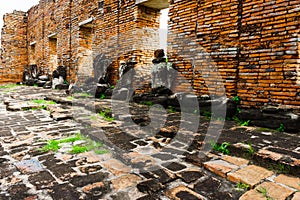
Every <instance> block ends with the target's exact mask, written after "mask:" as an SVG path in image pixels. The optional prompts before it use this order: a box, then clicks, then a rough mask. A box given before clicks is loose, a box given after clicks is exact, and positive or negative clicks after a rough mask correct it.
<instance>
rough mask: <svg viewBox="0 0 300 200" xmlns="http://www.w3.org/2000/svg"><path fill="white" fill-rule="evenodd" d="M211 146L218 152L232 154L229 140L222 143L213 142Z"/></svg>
mask: <svg viewBox="0 0 300 200" xmlns="http://www.w3.org/2000/svg"><path fill="white" fill-rule="evenodd" d="M211 146H212V148H213V149H214V150H215V151H217V152H221V153H223V154H226V155H229V154H230V151H229V149H228V148H229V146H230V143H229V142H223V143H222V144H218V143H214V142H212V143H211Z"/></svg>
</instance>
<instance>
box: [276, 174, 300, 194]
mask: <svg viewBox="0 0 300 200" xmlns="http://www.w3.org/2000/svg"><path fill="white" fill-rule="evenodd" d="M274 181H275V182H277V183H282V184H284V185H287V186H290V187H293V188H295V189H297V190H300V178H296V177H291V176H286V175H283V174H280V175H279V176H277V177H276V178H275V179H274Z"/></svg>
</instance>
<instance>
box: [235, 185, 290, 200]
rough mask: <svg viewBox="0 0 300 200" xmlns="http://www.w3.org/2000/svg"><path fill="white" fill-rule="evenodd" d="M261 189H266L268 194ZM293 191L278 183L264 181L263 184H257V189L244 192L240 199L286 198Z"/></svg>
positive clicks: (282, 199)
mask: <svg viewBox="0 0 300 200" xmlns="http://www.w3.org/2000/svg"><path fill="white" fill-rule="evenodd" d="M260 190H264V191H266V194H263V192H260ZM293 193H294V191H293V190H291V189H289V188H286V187H283V186H280V185H278V184H276V183H273V182H263V183H262V184H260V185H258V186H256V187H255V189H253V190H250V191H248V192H246V193H245V194H243V195H242V197H241V198H240V200H253V199H266V197H269V198H271V199H276V200H285V199H286V198H287V197H289V196H290V195H291V194H293Z"/></svg>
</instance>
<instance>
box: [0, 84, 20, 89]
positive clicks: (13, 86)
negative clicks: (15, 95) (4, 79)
mask: <svg viewBox="0 0 300 200" xmlns="http://www.w3.org/2000/svg"><path fill="white" fill-rule="evenodd" d="M18 86H20V85H17V84H7V85H0V89H11V88H15V87H18Z"/></svg>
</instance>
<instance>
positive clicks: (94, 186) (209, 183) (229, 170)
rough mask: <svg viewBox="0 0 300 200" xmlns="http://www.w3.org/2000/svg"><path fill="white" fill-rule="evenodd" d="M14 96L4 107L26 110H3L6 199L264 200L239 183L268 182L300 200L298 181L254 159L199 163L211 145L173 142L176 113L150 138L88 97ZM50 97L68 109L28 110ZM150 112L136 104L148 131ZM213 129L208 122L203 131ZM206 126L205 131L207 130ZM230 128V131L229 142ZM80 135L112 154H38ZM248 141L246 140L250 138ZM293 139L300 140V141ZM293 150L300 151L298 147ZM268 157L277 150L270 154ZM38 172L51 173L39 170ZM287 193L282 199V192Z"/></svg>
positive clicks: (211, 158)
mask: <svg viewBox="0 0 300 200" xmlns="http://www.w3.org/2000/svg"><path fill="white" fill-rule="evenodd" d="M16 93H17V94H16ZM33 94H34V95H33ZM75 96H76V95H75ZM8 97H9V94H1V90H0V98H2V101H3V100H4V98H6V99H5V103H6V105H3V106H4V107H5V108H6V106H7V105H8V106H9V105H10V104H11V105H19V108H20V109H19V111H16V110H18V109H17V108H16V110H15V111H7V110H4V109H3V110H2V111H1V113H2V114H3V115H2V116H0V125H2V126H1V127H0V144H1V146H0V165H1V168H0V175H1V177H0V178H1V192H0V199H9V198H12V199H25V198H27V199H54V200H56V199H108V200H110V199H114V200H115V199H122V200H125V199H164V200H167V199H184V200H185V199H239V198H240V197H241V196H242V197H241V199H243V198H248V199H256V198H257V199H259V198H261V194H260V193H258V194H257V190H256V189H252V190H249V191H248V192H247V191H246V190H244V191H242V190H240V189H239V188H237V185H236V183H238V182H244V183H248V184H249V185H250V186H252V188H253V187H255V186H256V187H258V185H259V184H261V183H262V182H264V181H265V179H266V178H268V180H270V181H272V182H270V183H268V184H267V185H264V184H265V182H264V183H262V184H261V185H262V186H263V187H268V189H269V190H270V191H272V192H271V193H270V194H272V195H273V196H274V198H275V199H276V198H277V197H278V198H280V199H281V198H284V197H286V195H288V194H289V197H288V198H294V199H297V198H298V196H299V195H298V193H296V190H297V189H298V186H297V184H298V183H297V181H298V179H297V178H296V177H293V176H290V175H289V176H288V177H285V175H277V174H276V175H273V176H272V177H271V178H269V177H270V176H271V175H272V174H274V172H271V171H270V170H266V169H264V168H262V167H258V166H255V165H249V161H248V160H246V159H243V158H238V157H234V156H224V155H221V154H219V155H216V154H211V153H208V154H207V156H206V155H203V156H201V157H200V156H199V155H198V156H197V155H196V154H194V153H195V151H196V150H197V148H198V147H200V146H201V145H202V144H203V143H202V142H201V138H202V133H201V132H198V133H188V134H187V135H189V136H193V137H195V140H194V141H193V142H192V143H191V145H190V147H188V145H187V144H188V143H187V142H189V141H185V140H184V139H185V138H182V139H183V140H176V141H174V140H175V139H173V138H172V137H173V136H174V131H175V132H176V124H178V123H179V122H180V117H178V116H177V114H176V113H172V114H170V116H169V121H168V122H167V126H166V127H163V128H162V129H161V130H160V132H159V133H158V134H157V135H151V136H149V135H147V134H146V133H145V132H144V131H141V130H138V129H136V130H134V131H133V129H131V127H126V126H125V125H124V122H123V121H122V120H120V118H118V117H117V116H115V117H116V119H115V120H114V121H111V122H108V121H106V120H105V119H103V118H101V117H99V116H98V115H97V114H95V111H103V110H106V109H110V108H111V101H110V100H95V99H92V98H88V99H86V98H82V97H80V98H78V99H77V98H72V99H73V100H72V101H71V100H70V98H68V97H67V96H66V94H65V93H64V91H52V90H47V94H46V93H45V90H43V89H41V88H35V87H34V88H29V89H28V87H21V88H20V89H19V90H18V92H15V94H14V95H10V97H12V98H8ZM44 98H48V99H53V100H55V101H57V102H58V103H62V104H57V105H54V106H53V105H49V106H48V105H47V109H48V110H49V111H50V113H49V112H48V111H45V110H32V108H33V105H31V104H26V102H27V101H31V100H33V99H44ZM0 102H1V99H0ZM20 105H21V106H20ZM4 107H3V108H4ZM148 110H149V108H148V106H145V105H136V106H135V107H133V111H132V113H131V116H130V117H132V118H133V119H134V121H135V122H136V123H138V124H140V125H142V124H144V123H146V122H147V120H148V117H147V115H144V114H145V113H147V112H148ZM140 112H142V113H143V114H140ZM51 113H52V114H53V115H51ZM54 113H55V116H54ZM66 116H68V117H66ZM126 117H127V118H128V116H125V118H126ZM121 118H122V117H121ZM123 118H124V116H123ZM33 122H34V123H33ZM207 123H208V122H206V121H205V120H204V122H203V124H207ZM219 123H220V122H219ZM203 124H201V125H200V128H199V130H202V127H203ZM122 126H123V127H122ZM120 127H122V128H120ZM229 129H230V127H225V129H224V132H225V134H224V135H225V136H226V134H227V132H226V130H229ZM99 130H100V131H99ZM249 130H250V129H249ZM253 130H254V129H253ZM202 131H204V129H203V130H202ZM78 132H81V133H83V134H85V135H89V136H90V137H92V138H93V139H97V140H100V141H102V142H103V143H104V144H106V145H107V146H106V148H107V149H108V150H109V153H107V154H103V155H97V154H95V153H94V152H85V153H80V154H70V153H67V151H68V150H69V149H70V145H71V144H68V145H63V147H62V149H61V150H59V151H58V152H52V153H45V152H40V151H38V150H37V148H41V147H43V146H44V145H45V144H46V143H47V141H48V140H49V139H61V138H65V137H69V136H72V135H74V134H75V133H78ZM240 134H241V136H242V135H243V134H244V133H243V132H241V133H240ZM254 134H256V133H254ZM262 135H263V134H262ZM283 135H284V133H283ZM254 136H255V135H254ZM255 137H256V136H255ZM257 137H258V136H257ZM262 137H270V136H269V135H263V136H262ZM289 138H290V140H291V141H292V140H296V141H297V139H295V138H296V137H294V139H292V138H293V137H291V136H289ZM222 139H223V138H221V140H222ZM120 141H122V142H120ZM110 145H112V146H110ZM248 146H249V145H248ZM291 146H292V147H293V148H294V146H295V145H294V143H293V142H291ZM191 147H193V148H191ZM262 148H264V146H262ZM267 150H268V151H270V149H269V148H268V149H267ZM260 152H262V151H260ZM233 153H234V152H233ZM277 153H278V152H277ZM193 155H196V156H193ZM270 155H271V154H270ZM295 155H296V154H295ZM293 156H294V155H293ZM296 156H297V155H296ZM296 156H294V157H296ZM187 157H189V159H187ZM294 157H293V159H294ZM267 158H268V157H266V159H267ZM282 158H286V157H285V156H282V157H280V158H279V159H277V160H278V161H280V162H281V160H282ZM30 160H35V161H38V163H39V164H37V165H35V164H32V162H30ZM187 160H189V162H187ZM17 163H19V164H17ZM20 163H23V164H24V166H22V167H23V168H25V169H27V171H26V170H20V169H22V167H20ZM17 166H19V167H18V168H17ZM37 166H39V167H42V169H43V170H41V171H38V170H37V171H35V167H37ZM199 166H200V167H199ZM201 166H204V168H202V167H201ZM32 167H33V168H32ZM37 169H39V168H37ZM207 169H209V170H207ZM211 172H212V173H211ZM251 175H252V176H251ZM225 178H227V180H226V179H225ZM228 180H230V181H232V182H230V181H228ZM274 184H275V186H274ZM261 185H260V186H261ZM293 187H294V188H293ZM274 188H275V189H274ZM282 188H284V189H283V191H282V192H280V193H278V194H277V193H275V192H276V191H277V190H278V191H279V189H282ZM285 189H286V190H285ZM273 191H274V192H273ZM291 191H292V193H291ZM245 192H246V193H245ZM244 193H245V194H244ZM243 194H244V195H243ZM283 194H284V196H283ZM264 199H265V198H264Z"/></svg>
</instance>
